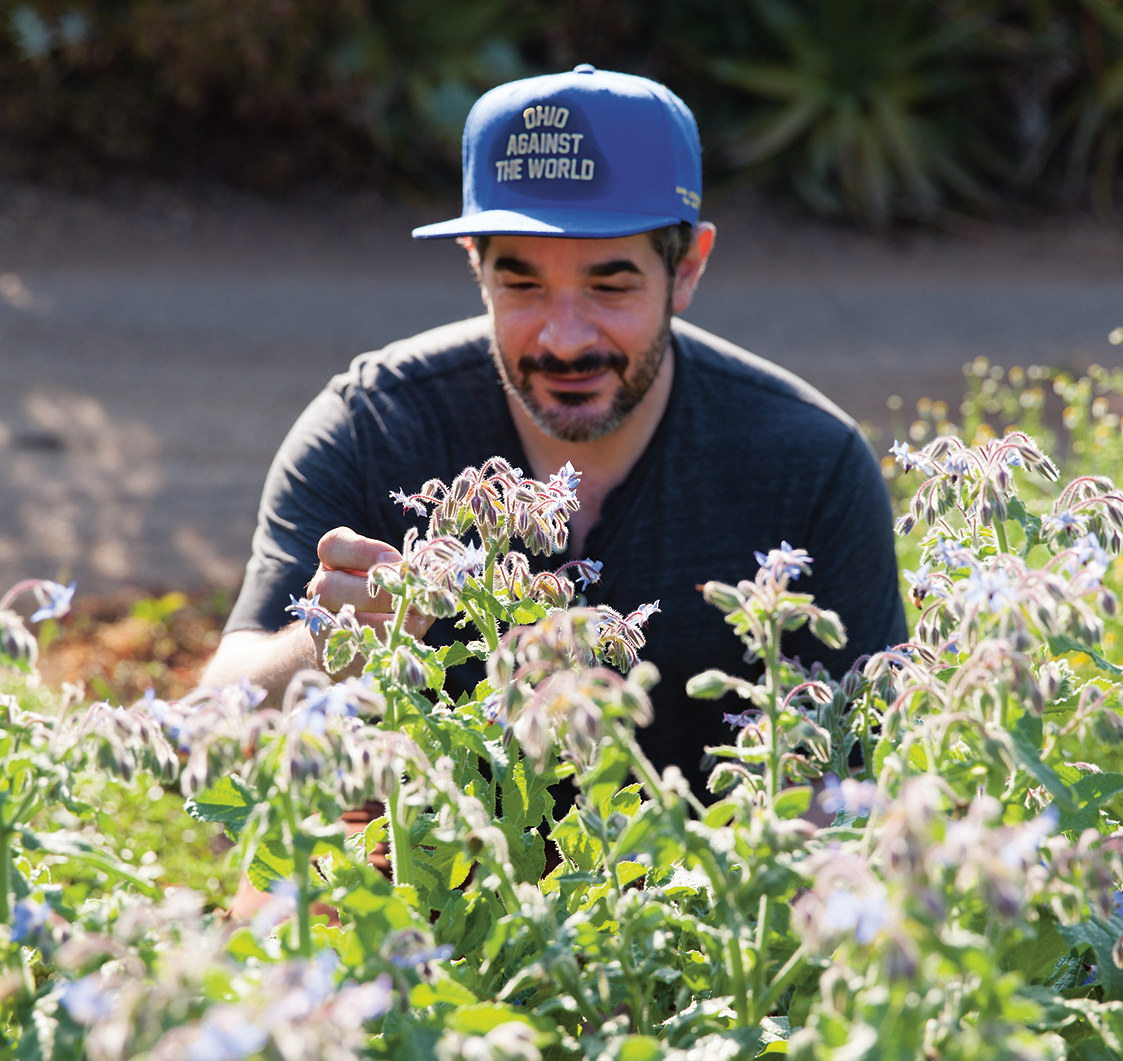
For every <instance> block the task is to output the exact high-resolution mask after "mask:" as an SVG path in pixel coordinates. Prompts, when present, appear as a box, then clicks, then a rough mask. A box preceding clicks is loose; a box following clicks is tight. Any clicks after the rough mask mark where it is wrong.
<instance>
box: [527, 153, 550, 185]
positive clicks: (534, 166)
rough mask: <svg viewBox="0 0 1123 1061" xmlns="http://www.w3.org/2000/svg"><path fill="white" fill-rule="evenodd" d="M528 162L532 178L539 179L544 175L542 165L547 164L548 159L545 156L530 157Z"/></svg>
mask: <svg viewBox="0 0 1123 1061" xmlns="http://www.w3.org/2000/svg"><path fill="white" fill-rule="evenodd" d="M526 164H527V167H528V169H529V170H530V173H529V176H530V179H531V180H537V179H538V178H539V177H541V176H542V167H543V166H545V165H546V160H545V159H544V158H528V159H527V160H526Z"/></svg>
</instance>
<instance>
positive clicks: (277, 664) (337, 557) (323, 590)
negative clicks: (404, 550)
mask: <svg viewBox="0 0 1123 1061" xmlns="http://www.w3.org/2000/svg"><path fill="white" fill-rule="evenodd" d="M317 552H318V554H319V557H320V566H319V568H317V570H316V574H315V575H313V576H312V581H311V582H309V583H308V594H309V596H315V594H317V593H318V594H319V595H320V604H322V605H323V606H324V607H325V608H328V609H329V610H331V611H333V612H337V611H339V609H340V608H342V607H343V605H344V604H352V605H354V607H355V617H356V619H358V621H359V622H360V623H362V624H364V625H366V626H370V627H373V628H374V629H375V630H377V631H378V632H379V633H380V634H381V633H382V630H383V627H385V625H386V623H388V622H390V623H392V622H393V621H394V614H393V607H394V605H393V598H391V596H390V595H389V594H388V593H387V592H386V591H385V590H381V589H380V590H379V591H378V592H377V593H376V594H375V595H374V596H371V595H370V593H368V592H367V571H368V570H369V569H370V568H371V567H373V566H374V565H375V564H386V563H396V562H398V561H400V560H401V558H402V555H401V553H399V552H398V550H397V549H395V548H394V547H393V546H392V545H387V544H386V543H385V542H380V541H375V540H374V539H373V538H364V537H363V536H362V535H360V534H356V533H355V532H354V531H353V530H349V529H348V528H347V527H337V528H336V529H335V530H331V531H328V532H327V534H325V535H324V536H323V537H322V538H321V539H320V543H319V545H318V546H317ZM431 623H432V619H429V618H427V617H426V616H423V615H419V614H417V613H416V612H413V611H410V612H408V613H407V614H406V617H405V622H404V623H403V629H405V630H406V631H407V632H408V633H410V634H412V635H413V636H414V637H416V638H421V637H424V636H425V632H426V631H427V630H428V629H429V626H430V624H431ZM332 629H333V628H332V627H330V626H329V627H323V626H322V627H321V628H320V632H319V633H318V634H316V635H315V636H314V637H313V635H312V633H311V631H310V630H309V629H308V627H307V626H305V625H304V623H292V624H290V625H289V626H287V627H285V628H284V629H283V630H279V631H277V632H276V633H268V632H266V631H264V630H235V631H234V632H233V633H230V634H225V635H224V636H223V638H222V641H221V643H220V644H219V646H218V651H217V652H216V653H215V654H214V656H213V657H212V658H211V661H210V662H209V663H208V664H207V667H206V669H205V670H204V672H203V675H202V678H201V679H200V684H201V685H212V686H221V685H228V684H230V683H232V682H236V681H238V679H240V678H243V677H246V678H249V679H250V681H252V682H254V683H255V684H256V685H261V686H263V687H264V688H265V689H266V690H267V691H268V694H269V695H268V699H267V700H266V703H268V704H271V705H278V704H280V702H281V698H282V697H283V695H284V691H285V688H286V686H287V685H288V683H289V680H290V679H291V678H292V676H293V675H294V674H295V673H296V672H297V671H299V670H303V669H304V668H306V667H316V668H322V667H323V658H324V645H325V644H326V643H327V639H328V637H330V636H331V631H332ZM364 662H365V661H364V660H363V658H362V657H361V656H359V657H358V658H356V659H355V660H354V661H353V662H352V664H351V666H350V667H348V668H346V669H345V670H344V671H342V672H341V673H339V674H336V675H333V677H334V678H336V680H338V679H340V678H344V677H348V676H350V675H352V674H359V673H360V672H361V671H362V668H363V665H364Z"/></svg>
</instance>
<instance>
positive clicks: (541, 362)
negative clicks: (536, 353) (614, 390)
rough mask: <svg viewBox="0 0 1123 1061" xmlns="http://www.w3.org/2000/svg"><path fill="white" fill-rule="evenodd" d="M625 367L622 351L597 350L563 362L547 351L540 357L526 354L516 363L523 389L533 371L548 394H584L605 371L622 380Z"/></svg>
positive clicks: (601, 379)
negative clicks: (618, 352) (543, 384)
mask: <svg viewBox="0 0 1123 1061" xmlns="http://www.w3.org/2000/svg"><path fill="white" fill-rule="evenodd" d="M627 368H628V359H627V357H625V356H624V355H623V354H615V353H611V354H610V353H602V352H600V351H590V352H589V353H586V354H581V355H580V356H579V357H575V358H574V359H573V360H572V361H563V360H562V359H561V358H560V357H557V356H555V355H554V354H551V353H545V354H542V355H541V356H540V357H531V356H530V355H529V354H528V355H526V356H525V357H521V358H519V363H518V369H519V375H520V376H521V377H522V385H523V387H524V388H525V387H526V386H527V385H528V384H529V382H530V377H531V376H533V375H534V374H535V373H536V372H537V373H540V374H541V375H542V376H543V377H544V382H545V384H546V387H547V389H548V390H549V391H550V393H551V394H585V393H588V392H590V391H593V390H596V389H597V388H598V387H600V386H601V385H602V384H603V383H604V379H605V376H607V375H608V373H609V372H614V373H616V375H617V376H619V377H620V380H621V382H623V379H624V372H625V371H626V370H627Z"/></svg>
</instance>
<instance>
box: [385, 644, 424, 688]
mask: <svg viewBox="0 0 1123 1061" xmlns="http://www.w3.org/2000/svg"><path fill="white" fill-rule="evenodd" d="M390 677H391V678H392V679H393V680H394V681H395V682H397V684H398V685H400V686H402V687H403V688H405V689H423V688H424V687H425V684H426V675H425V668H424V667H423V666H422V664H421V660H419V659H418V658H417V657H416V656H415V655H414V654H413V653H412V652H411V651H410V650H409V649H408V648H406V646H405V645H399V646H398V647H397V648H396V649H394V654H393V655H392V656H391V657H390Z"/></svg>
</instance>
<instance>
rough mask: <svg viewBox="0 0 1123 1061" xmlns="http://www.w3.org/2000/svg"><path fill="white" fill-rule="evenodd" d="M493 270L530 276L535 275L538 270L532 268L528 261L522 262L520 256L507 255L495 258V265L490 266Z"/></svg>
mask: <svg viewBox="0 0 1123 1061" xmlns="http://www.w3.org/2000/svg"><path fill="white" fill-rule="evenodd" d="M492 268H493V269H495V271H496V272H497V273H498V272H504V273H514V274H515V275H516V276H531V277H535V278H536V277H537V276H538V270H537V269H535V268H534V266H533V265H531V264H530V262H524V261H523V260H522V258H512V257H510V256H507V257H505V258H496V259H495V265H494V266H492Z"/></svg>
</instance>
